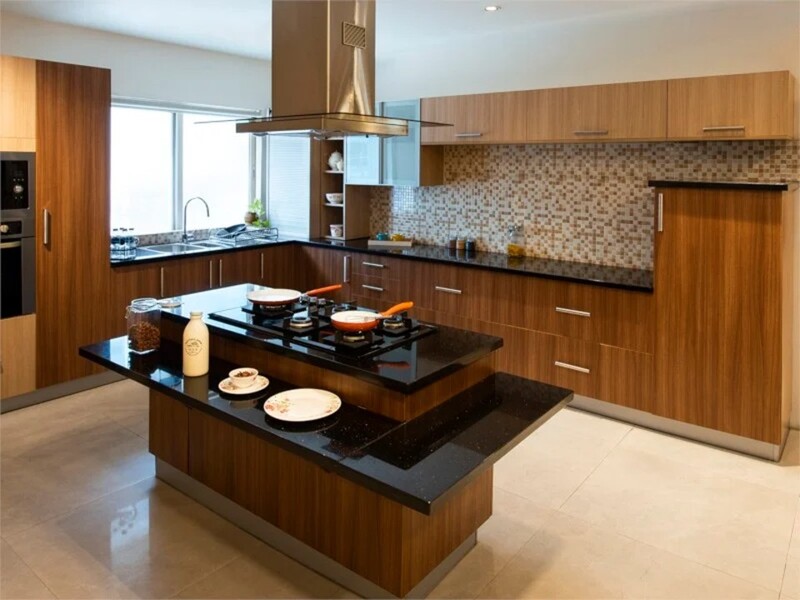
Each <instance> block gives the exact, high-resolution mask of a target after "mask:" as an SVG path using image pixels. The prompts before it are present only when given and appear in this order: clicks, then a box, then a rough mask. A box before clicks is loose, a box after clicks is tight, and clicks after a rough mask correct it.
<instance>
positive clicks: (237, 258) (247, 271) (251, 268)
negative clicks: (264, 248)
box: [215, 250, 261, 287]
mask: <svg viewBox="0 0 800 600" xmlns="http://www.w3.org/2000/svg"><path fill="white" fill-rule="evenodd" d="M216 258H217V262H216V265H215V266H216V267H217V282H216V283H217V286H218V287H225V286H228V285H237V284H240V283H259V280H260V278H261V251H260V250H243V251H241V252H226V253H225V254H220V255H218V256H217V257H216ZM220 261H221V262H220Z"/></svg>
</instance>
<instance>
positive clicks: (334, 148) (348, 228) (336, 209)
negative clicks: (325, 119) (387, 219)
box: [311, 138, 370, 241]
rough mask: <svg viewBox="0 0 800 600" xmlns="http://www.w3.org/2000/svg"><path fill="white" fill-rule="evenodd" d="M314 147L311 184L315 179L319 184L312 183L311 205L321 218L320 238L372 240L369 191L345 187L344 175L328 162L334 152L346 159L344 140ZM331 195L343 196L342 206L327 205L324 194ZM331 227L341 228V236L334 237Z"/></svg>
mask: <svg viewBox="0 0 800 600" xmlns="http://www.w3.org/2000/svg"><path fill="white" fill-rule="evenodd" d="M313 144H314V146H315V148H314V151H313V152H312V169H313V170H314V173H313V174H312V181H313V180H316V185H314V184H313V183H312V186H311V193H312V206H313V207H316V208H315V211H316V213H317V217H318V218H317V219H316V222H317V226H316V231H317V235H318V236H319V237H324V238H326V239H329V240H335V241H344V240H352V239H355V238H363V237H369V213H370V208H369V188H367V187H364V186H352V185H346V184H345V183H344V182H345V177H344V175H345V172H344V171H335V170H332V169H331V168H330V165H328V159H329V158H330V156H331V154H333V153H334V152H339V153H341V154H342V156H344V151H345V143H344V139H343V138H331V139H327V140H319V141H315V142H313ZM313 175H316V177H313ZM329 193H341V194H342V198H343V199H342V203H341V204H333V203H330V202H328V200H327V198H326V197H325V194H329ZM331 225H342V235H341V236H334V235H331Z"/></svg>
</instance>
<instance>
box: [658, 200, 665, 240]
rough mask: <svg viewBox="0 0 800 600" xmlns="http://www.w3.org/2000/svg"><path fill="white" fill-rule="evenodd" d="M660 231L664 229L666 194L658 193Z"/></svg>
mask: <svg viewBox="0 0 800 600" xmlns="http://www.w3.org/2000/svg"><path fill="white" fill-rule="evenodd" d="M658 231H659V232H661V231H664V194H659V195H658Z"/></svg>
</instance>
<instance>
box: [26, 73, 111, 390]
mask: <svg viewBox="0 0 800 600" xmlns="http://www.w3.org/2000/svg"><path fill="white" fill-rule="evenodd" d="M36 88H37V101H36V132H37V144H36V147H37V153H36V184H37V199H36V201H37V208H38V215H37V220H38V222H37V228H36V233H37V252H36V305H37V310H36V312H37V318H36V330H37V340H38V344H37V364H38V374H37V386H38V387H45V386H48V385H53V384H56V383H61V382H64V381H68V380H71V379H77V378H79V377H84V376H87V375H91V374H92V373H97V372H100V371H101V369H100V368H99V367H97V366H96V365H93V364H92V363H90V362H89V361H87V360H84V359H82V358H80V357H79V356H78V348H79V347H80V346H83V345H86V344H90V343H94V342H97V341H98V340H102V339H105V338H107V337H110V333H111V331H112V330H113V329H114V324H115V323H116V322H117V319H118V316H117V315H116V314H112V311H110V310H109V307H108V306H107V305H106V304H104V299H105V298H106V297H107V296H108V293H109V285H110V282H111V281H110V279H111V278H110V272H111V268H110V266H109V254H108V253H109V199H108V198H109V153H110V148H109V131H110V128H109V125H110V114H111V72H110V71H109V70H108V69H97V68H91V67H79V66H75V65H66V64H60V63H51V62H44V61H37V65H36ZM45 215H48V216H47V218H45ZM45 231H47V233H48V237H45V236H44V233H45Z"/></svg>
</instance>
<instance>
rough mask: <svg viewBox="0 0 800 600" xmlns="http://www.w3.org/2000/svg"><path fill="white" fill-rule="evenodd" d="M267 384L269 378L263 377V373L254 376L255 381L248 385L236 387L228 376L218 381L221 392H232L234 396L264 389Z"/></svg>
mask: <svg viewBox="0 0 800 600" xmlns="http://www.w3.org/2000/svg"><path fill="white" fill-rule="evenodd" d="M268 385H269V379H267V378H266V377H264V376H263V375H259V376H258V377H256V380H255V383H253V385H251V386H249V387H244V388H238V387H236V386H235V385H233V381H232V380H231V378H230V377H226V378H225V379H223V380H222V381H220V382H219V389H220V391H221V392H225V393H226V394H234V395H236V396H242V395H244V394H255V393H256V392H260V391H261V390H263V389H265V388H266V387H267V386H268Z"/></svg>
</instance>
